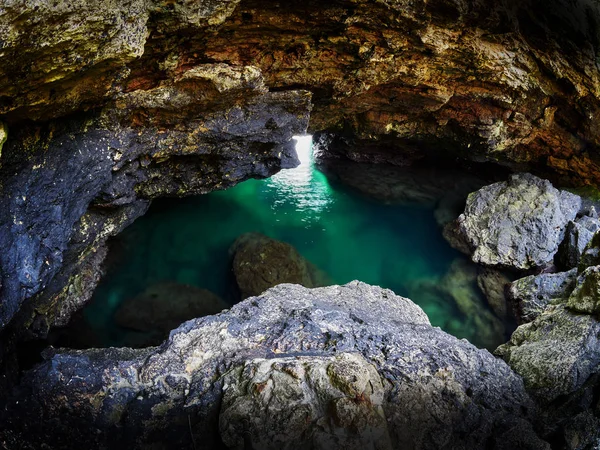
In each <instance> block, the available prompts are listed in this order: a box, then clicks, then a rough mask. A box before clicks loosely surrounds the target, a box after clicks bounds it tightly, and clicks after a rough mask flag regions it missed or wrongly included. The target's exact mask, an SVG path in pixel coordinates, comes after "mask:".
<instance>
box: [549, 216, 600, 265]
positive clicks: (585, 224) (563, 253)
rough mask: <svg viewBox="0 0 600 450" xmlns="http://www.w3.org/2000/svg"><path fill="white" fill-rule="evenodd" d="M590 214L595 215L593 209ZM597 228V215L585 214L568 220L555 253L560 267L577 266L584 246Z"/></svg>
mask: <svg viewBox="0 0 600 450" xmlns="http://www.w3.org/2000/svg"><path fill="white" fill-rule="evenodd" d="M592 208H593V207H592ZM592 214H594V215H596V214H595V209H594V211H593V213H592ZM598 230H600V220H598V217H597V215H596V217H591V216H588V215H586V216H583V217H581V218H579V219H577V220H575V221H570V222H569V224H568V225H567V229H566V231H565V238H564V240H563V241H562V242H561V244H560V246H559V248H558V254H557V259H558V262H559V263H560V264H561V265H562V267H564V268H566V269H572V268H573V267H577V265H578V264H579V260H580V259H581V255H582V254H583V252H584V251H585V248H586V246H587V245H588V244H589V243H590V241H591V240H592V237H594V234H595V233H596V232H597V231H598Z"/></svg>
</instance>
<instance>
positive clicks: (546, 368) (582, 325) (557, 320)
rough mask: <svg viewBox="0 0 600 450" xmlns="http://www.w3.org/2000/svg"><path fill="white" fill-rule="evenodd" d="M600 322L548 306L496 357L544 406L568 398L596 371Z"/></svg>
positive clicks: (518, 329) (498, 350)
mask: <svg viewBox="0 0 600 450" xmlns="http://www.w3.org/2000/svg"><path fill="white" fill-rule="evenodd" d="M599 339H600V322H598V321H597V320H596V319H595V318H594V317H592V316H589V315H580V314H571V313H570V312H569V311H568V310H566V309H565V306H564V304H558V305H555V306H550V307H548V308H546V310H545V311H544V312H543V313H542V314H540V315H539V316H538V317H537V318H536V319H535V320H533V322H530V323H527V324H525V325H521V326H520V327H519V328H517V330H516V331H515V332H514V333H513V335H512V337H511V339H510V341H509V342H508V343H506V344H505V345H502V346H500V347H499V348H498V349H497V350H496V353H497V354H498V355H500V356H502V357H503V358H504V359H505V361H506V362H507V363H508V364H509V365H510V366H511V368H512V369H514V370H515V371H516V372H517V373H518V374H519V375H521V376H522V377H523V380H524V381H525V386H527V389H528V392H531V393H533V394H534V395H535V396H536V397H537V398H539V399H540V400H542V401H545V402H551V401H554V400H556V399H557V398H559V397H561V396H565V395H567V394H572V393H573V392H575V391H576V390H577V389H579V388H581V387H582V386H583V384H584V383H585V382H586V381H587V380H588V379H589V378H590V377H591V376H592V375H593V374H594V373H596V372H598V370H599V369H600V340H599Z"/></svg>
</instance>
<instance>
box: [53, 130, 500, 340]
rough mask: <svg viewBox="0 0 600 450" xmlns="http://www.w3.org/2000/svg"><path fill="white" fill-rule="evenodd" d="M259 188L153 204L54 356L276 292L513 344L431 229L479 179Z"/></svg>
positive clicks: (278, 178)
mask: <svg viewBox="0 0 600 450" xmlns="http://www.w3.org/2000/svg"><path fill="white" fill-rule="evenodd" d="M295 140H296V150H297V155H298V159H299V161H300V164H299V165H298V167H296V168H294V169H287V170H282V171H280V172H279V173H277V174H276V175H274V176H272V177H270V178H267V179H251V180H248V181H245V182H243V183H240V184H238V185H237V186H235V187H233V188H229V189H227V190H223V191H215V192H211V193H209V194H205V195H199V196H193V197H187V198H181V199H179V198H177V199H174V198H168V199H159V200H155V201H154V202H153V204H152V206H151V207H150V209H149V211H148V212H147V213H146V214H145V215H144V216H143V217H141V218H139V219H138V220H137V221H136V222H135V223H134V224H133V225H131V226H130V227H128V228H127V229H125V230H124V231H123V232H122V233H121V234H119V235H118V236H117V237H115V238H113V239H112V241H111V242H110V250H109V254H108V258H107V260H106V263H105V275H104V277H103V278H102V280H101V282H100V284H99V286H98V287H97V289H96V291H95V293H94V296H93V298H92V300H91V301H90V302H89V303H88V304H87V305H86V307H85V308H84V309H83V310H82V311H80V312H79V313H78V314H76V315H75V317H74V318H73V319H72V321H71V323H70V324H69V326H68V327H66V328H64V329H58V330H55V331H54V332H53V335H52V338H51V339H52V340H53V341H54V342H53V343H54V345H55V346H65V347H72V348H90V347H107V346H127V347H145V346H151V345H158V344H160V343H161V342H162V341H163V340H164V339H165V338H166V337H167V336H168V333H169V331H170V330H172V329H174V328H176V327H177V326H178V325H179V324H181V323H182V322H184V321H186V320H188V319H192V318H195V317H201V316H205V315H211V314H216V313H219V312H220V311H222V310H224V309H227V308H231V307H232V306H233V305H235V304H236V303H238V302H239V301H240V300H242V299H244V298H247V297H249V296H252V295H258V294H260V293H261V292H262V291H263V290H265V289H266V288H268V287H269V286H271V285H274V284H278V283H281V282H292V283H299V284H303V285H305V286H307V287H318V286H326V285H332V284H345V283H348V282H350V281H352V280H361V281H364V282H366V283H369V284H374V285H379V286H382V287H385V288H389V289H391V290H393V291H394V292H395V293H397V294H400V295H403V296H406V297H408V298H410V299H412V300H413V301H415V302H416V303H417V304H419V305H420V306H421V307H422V308H423V309H424V310H425V312H426V313H427V315H428V316H429V318H430V320H431V322H432V324H433V325H435V326H440V327H441V328H442V329H444V330H445V331H448V332H450V333H452V334H454V335H456V336H458V337H461V338H462V337H464V338H467V339H469V340H470V341H471V342H473V343H474V344H476V345H478V346H480V347H487V348H493V347H495V346H496V345H497V344H499V343H501V342H504V341H505V339H506V336H507V333H509V332H510V331H512V329H511V326H509V325H507V323H506V320H505V318H500V317H497V316H496V315H495V314H494V312H493V311H492V310H491V308H490V307H489V306H488V305H487V303H486V301H485V298H484V297H483V295H482V294H481V292H480V290H479V288H478V287H477V281H476V278H477V272H476V268H475V267H474V266H473V265H471V263H470V262H468V260H467V259H466V258H465V257H464V256H463V255H462V254H461V253H459V252H458V251H456V250H454V249H453V248H451V246H450V245H449V244H448V242H446V240H445V239H444V237H443V236H442V227H443V225H444V224H445V223H447V222H448V221H449V220H451V218H453V217H454V216H456V215H457V211H460V209H461V208H462V207H463V206H464V199H465V198H466V195H467V194H468V193H469V192H471V191H473V190H475V189H477V188H478V187H480V186H481V185H483V184H485V183H486V181H485V180H481V179H478V178H477V177H475V176H473V175H471V174H468V173H466V172H464V171H463V172H460V173H459V172H457V171H459V170H460V169H455V168H448V167H434V166H432V165H430V164H424V165H421V166H419V165H416V166H412V167H409V168H407V167H396V166H390V165H389V164H374V163H358V162H355V161H350V160H348V159H344V158H339V157H336V158H328V157H327V156H326V155H325V156H322V155H321V156H315V155H313V142H312V137H311V136H297V137H295Z"/></svg>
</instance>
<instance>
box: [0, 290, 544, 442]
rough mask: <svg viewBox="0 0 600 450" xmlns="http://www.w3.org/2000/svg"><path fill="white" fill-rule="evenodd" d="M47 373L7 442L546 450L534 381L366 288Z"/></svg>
mask: <svg viewBox="0 0 600 450" xmlns="http://www.w3.org/2000/svg"><path fill="white" fill-rule="evenodd" d="M46 358H47V360H46V361H45V362H44V363H42V364H40V365H39V366H37V367H36V368H34V369H33V370H31V371H29V372H28V373H26V374H25V376H24V377H23V379H22V383H21V386H20V388H19V391H18V392H17V394H16V395H17V398H18V399H19V401H18V402H9V403H8V404H7V409H5V410H4V409H3V410H2V412H0V415H1V416H2V417H0V418H1V419H2V423H3V427H2V429H1V430H0V441H6V442H14V441H15V440H16V439H19V440H21V442H22V443H26V444H28V445H31V446H34V447H35V446H36V445H37V446H39V444H40V443H43V444H44V445H45V446H46V448H58V447H60V443H61V442H77V443H78V445H79V446H81V447H83V446H86V447H89V448H94V447H96V446H97V445H98V444H99V443H102V445H104V446H108V447H115V446H118V447H129V448H144V447H147V446H148V445H150V444H151V445H152V447H153V448H167V447H168V448H173V447H175V446H177V447H180V448H183V447H190V446H195V447H196V448H198V449H209V448H215V446H216V445H217V443H219V442H225V443H226V444H227V445H229V446H231V447H233V448H241V447H242V446H243V448H248V447H250V446H251V447H252V448H260V445H263V444H264V445H267V447H266V448H274V447H273V445H278V446H279V448H296V447H294V446H295V445H297V443H298V441H300V442H302V443H303V448H306V449H317V448H328V449H329V448H331V449H336V448H338V449H340V450H341V449H345V448H369V447H371V446H375V448H390V447H391V448H398V449H405V448H415V449H416V448H418V449H438V448H482V447H486V448H510V446H511V445H512V444H511V443H513V444H514V442H516V441H522V442H523V446H522V447H519V448H530V449H534V448H548V447H547V445H546V444H545V443H544V442H543V441H541V440H540V438H539V437H538V436H537V435H536V433H535V431H534V428H533V425H532V424H533V422H534V421H535V414H536V410H535V407H534V405H533V404H532V403H531V401H530V399H529V397H528V395H527V393H526V392H525V390H524V386H523V383H522V380H521V378H520V377H519V376H517V375H515V374H514V373H513V372H512V371H511V370H510V369H509V367H508V366H507V365H506V364H505V363H504V362H503V361H501V360H499V359H497V358H494V357H493V356H492V355H491V354H489V353H488V352H487V351H485V350H478V349H476V348H475V347H474V346H473V345H471V344H469V343H468V342H466V341H464V340H458V339H456V338H454V337H452V336H450V335H448V334H446V333H444V332H442V331H441V330H440V329H437V328H432V327H431V326H430V325H429V321H428V319H427V316H426V315H425V314H424V313H423V311H422V310H421V309H420V308H419V307H418V306H416V305H415V304H414V303H412V302H411V301H410V300H407V299H405V298H402V297H399V296H397V295H395V294H394V293H393V292H391V291H389V290H386V289H381V288H378V287H373V286H368V285H366V284H363V283H359V282H352V283H349V284H347V285H345V286H331V287H326V288H318V289H306V288H303V287H301V286H297V285H290V284H284V285H279V286H277V287H275V288H273V289H270V290H268V291H267V292H265V293H264V294H263V295H261V296H259V297H253V298H249V299H247V300H245V301H243V302H241V303H239V304H237V305H236V306H234V307H233V308H232V309H231V310H229V311H227V312H225V313H221V314H219V315H216V316H209V317H204V318H201V319H194V320H192V321H189V322H186V323H185V324H183V325H181V326H180V327H179V328H178V329H176V330H174V331H173V332H172V333H171V334H170V336H169V339H168V340H167V341H166V342H165V343H164V344H163V345H162V346H161V347H159V348H148V349H143V350H137V351H132V350H129V349H97V350H86V351H74V350H52V351H49V352H47V353H46ZM66 380H70V381H66ZM313 395H315V396H313ZM269 399H270V400H269ZM288 399H289V401H287V400H288ZM263 406H266V409H265V408H263ZM246 412H252V413H253V414H256V415H252V416H247V415H246V414H245V413H246ZM42 418H44V419H42ZM386 427H387V428H386ZM511 435H512V437H511ZM316 436H321V437H322V438H323V440H322V441H320V442H316V441H315V439H316ZM321 442H323V443H324V445H327V446H326V447H323V446H321V445H320V443H321ZM507 446H508V447H507ZM512 448H516V447H514V446H513V447H512Z"/></svg>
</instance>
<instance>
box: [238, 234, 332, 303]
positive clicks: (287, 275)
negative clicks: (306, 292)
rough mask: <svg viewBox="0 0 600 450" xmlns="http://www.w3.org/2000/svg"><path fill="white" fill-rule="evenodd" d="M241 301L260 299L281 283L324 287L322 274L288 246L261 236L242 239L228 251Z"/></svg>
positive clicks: (248, 236)
mask: <svg viewBox="0 0 600 450" xmlns="http://www.w3.org/2000/svg"><path fill="white" fill-rule="evenodd" d="M229 253H230V254H231V255H232V256H233V261H232V270H233V274H234V276H235V281H236V284H237V287H238V289H239V292H240V295H241V298H242V299H245V298H247V297H251V296H254V295H260V294H262V293H263V292H264V291H266V290H267V289H269V288H271V287H273V286H276V285H278V284H281V283H294V284H299V285H301V286H304V287H309V288H310V287H318V286H322V284H321V282H322V281H324V280H323V279H322V277H321V276H320V275H321V273H320V272H319V271H318V270H317V269H316V268H315V267H314V266H313V265H312V264H311V263H310V262H309V261H307V260H306V259H304V257H302V255H300V253H298V250H296V249H295V248H294V246H292V245H290V244H288V243H287V242H281V241H278V240H276V239H272V238H270V237H268V236H265V235H263V234H260V233H246V234H243V235H241V236H240V237H239V238H237V239H236V241H235V242H234V243H233V245H232V246H231V248H230V249H229Z"/></svg>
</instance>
